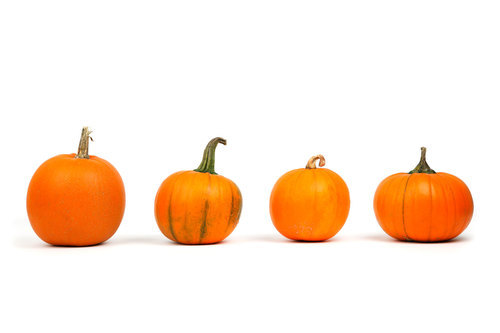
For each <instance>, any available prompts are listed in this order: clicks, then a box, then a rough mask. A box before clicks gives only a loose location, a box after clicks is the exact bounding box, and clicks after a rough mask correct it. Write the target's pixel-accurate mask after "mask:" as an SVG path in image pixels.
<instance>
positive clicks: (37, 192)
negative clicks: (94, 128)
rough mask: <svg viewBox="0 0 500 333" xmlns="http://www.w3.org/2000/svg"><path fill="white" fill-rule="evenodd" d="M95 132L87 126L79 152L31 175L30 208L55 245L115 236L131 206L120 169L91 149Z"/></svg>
mask: <svg viewBox="0 0 500 333" xmlns="http://www.w3.org/2000/svg"><path fill="white" fill-rule="evenodd" d="M89 138H90V131H89V130H88V128H87V127H85V128H84V129H83V131H82V136H81V139H80V145H79V147H78V153H77V154H63V155H58V156H55V157H53V158H51V159H49V160H47V161H45V162H44V163H43V164H42V165H41V166H40V167H39V168H38V169H37V170H36V172H35V174H34V175H33V177H32V178H31V182H30V184H29V187H28V195H27V200H26V208H27V211H28V218H29V220H30V223H31V226H32V227H33V230H34V231H35V233H36V234H37V235H38V236H39V237H40V238H41V239H42V240H44V241H45V242H47V243H49V244H53V245H65V246H86V245H95V244H99V243H102V242H104V241H106V240H107V239H109V238H110V237H111V236H113V234H114V233H115V232H116V230H117V229H118V227H119V226H120V222H121V220H122V217H123V213H124V211H125V188H124V186H123V181H122V179H121V177H120V174H119V173H118V171H116V169H115V168H114V167H113V166H112V165H111V164H110V163H109V162H107V161H106V160H103V159H102V158H99V157H97V156H91V155H89V154H88V146H89Z"/></svg>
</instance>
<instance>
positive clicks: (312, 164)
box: [306, 154, 326, 169]
mask: <svg viewBox="0 0 500 333" xmlns="http://www.w3.org/2000/svg"><path fill="white" fill-rule="evenodd" d="M317 160H319V166H320V167H324V166H325V163H326V162H325V157H324V156H323V155H321V154H319V155H316V156H313V157H311V158H310V159H309V161H307V164H306V169H316V161H317Z"/></svg>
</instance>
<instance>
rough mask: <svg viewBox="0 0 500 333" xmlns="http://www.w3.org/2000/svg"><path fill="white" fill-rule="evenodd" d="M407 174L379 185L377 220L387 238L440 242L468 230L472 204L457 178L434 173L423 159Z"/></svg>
mask: <svg viewBox="0 0 500 333" xmlns="http://www.w3.org/2000/svg"><path fill="white" fill-rule="evenodd" d="M425 154H426V149H425V147H422V153H421V158H420V163H419V164H418V165H417V167H416V168H415V169H413V170H412V171H410V172H409V173H397V174H395V175H392V176H389V177H387V178H386V179H385V180H383V181H382V183H380V185H379V186H378V188H377V192H376V193H375V198H374V203H373V206H374V209H375V215H376V217H377V220H378V222H379V224H380V226H381V227H382V229H384V231H385V232H386V233H387V234H389V235H390V236H392V237H394V238H396V239H399V240H406V241H418V242H439V241H446V240H449V239H452V238H455V237H457V236H458V235H460V234H461V233H462V231H464V230H465V228H467V226H468V225H469V222H470V220H471V218H472V212H473V210H474V204H473V202H472V196H471V193H470V191H469V189H468V188H467V185H465V183H464V182H463V181H461V180H460V179H458V178H457V177H455V176H453V175H450V174H447V173H444V172H438V173H436V172H435V171H434V170H432V169H431V168H430V167H429V165H428V164H427V162H426V159H425Z"/></svg>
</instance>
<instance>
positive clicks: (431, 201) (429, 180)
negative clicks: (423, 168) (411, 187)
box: [426, 177, 434, 241]
mask: <svg viewBox="0 0 500 333" xmlns="http://www.w3.org/2000/svg"><path fill="white" fill-rule="evenodd" d="M426 178H427V184H428V186H429V194H430V200H429V202H430V206H431V209H430V210H431V212H430V215H431V223H429V230H428V233H427V240H428V241H430V240H431V239H432V238H431V233H432V225H433V223H432V220H433V214H432V213H433V211H434V200H433V197H434V196H433V193H432V178H431V177H426Z"/></svg>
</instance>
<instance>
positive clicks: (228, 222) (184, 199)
mask: <svg viewBox="0 0 500 333" xmlns="http://www.w3.org/2000/svg"><path fill="white" fill-rule="evenodd" d="M218 143H222V144H224V145H225V144H226V140H224V139H222V138H214V139H212V140H211V141H210V142H209V143H208V145H207V147H206V148H205V152H204V153H203V160H202V162H201V164H200V166H199V167H198V168H197V169H195V170H193V171H180V172H176V173H174V174H172V175H170V176H169V177H168V178H167V179H165V181H164V182H163V183H162V184H161V186H160V188H159V190H158V193H157V194H156V200H155V217H156V222H157V223H158V227H159V228H160V230H161V232H162V233H163V234H164V235H165V236H166V237H167V238H169V239H171V240H173V241H175V242H178V243H182V244H212V243H218V242H220V241H222V240H224V239H225V238H226V237H227V236H229V234H231V232H233V230H234V228H235V227H236V225H237V224H238V220H239V218H240V213H241V206H242V199H241V193H240V190H239V189H238V187H237V186H236V184H235V183H234V182H232V181H231V180H230V179H228V178H226V177H224V176H221V175H218V174H217V173H215V171H214V164H215V148H216V146H217V144H218Z"/></svg>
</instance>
